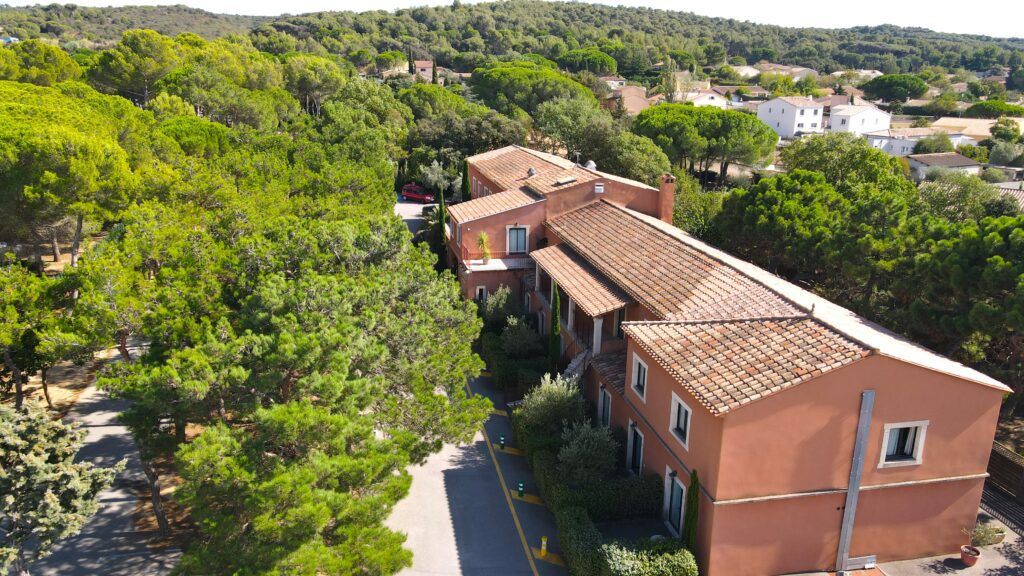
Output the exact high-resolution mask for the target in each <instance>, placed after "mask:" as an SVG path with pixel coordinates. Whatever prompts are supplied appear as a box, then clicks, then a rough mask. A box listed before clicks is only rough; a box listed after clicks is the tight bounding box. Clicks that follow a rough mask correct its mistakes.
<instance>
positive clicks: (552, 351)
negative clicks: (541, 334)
mask: <svg viewBox="0 0 1024 576" xmlns="http://www.w3.org/2000/svg"><path fill="white" fill-rule="evenodd" d="M561 361H562V304H561V297H559V295H558V283H557V282H555V280H554V279H553V278H552V280H551V320H550V326H549V327H548V373H550V374H558V364H559V363H560V362H561Z"/></svg>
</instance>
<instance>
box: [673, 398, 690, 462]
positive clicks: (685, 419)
mask: <svg viewBox="0 0 1024 576" xmlns="http://www.w3.org/2000/svg"><path fill="white" fill-rule="evenodd" d="M692 415H693V411H692V410H690V407H689V406H687V405H686V403H685V402H683V401H682V400H681V399H680V398H679V396H676V394H675V392H673V393H672V413H671V414H670V415H669V431H670V432H672V435H673V436H675V437H676V440H679V442H680V443H681V444H682V445H683V448H686V449H687V450H689V449H690V419H691V417H692Z"/></svg>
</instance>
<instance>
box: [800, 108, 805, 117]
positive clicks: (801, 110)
mask: <svg viewBox="0 0 1024 576" xmlns="http://www.w3.org/2000/svg"><path fill="white" fill-rule="evenodd" d="M800 115H801V116H803V115H804V109H803V108H801V109H800Z"/></svg>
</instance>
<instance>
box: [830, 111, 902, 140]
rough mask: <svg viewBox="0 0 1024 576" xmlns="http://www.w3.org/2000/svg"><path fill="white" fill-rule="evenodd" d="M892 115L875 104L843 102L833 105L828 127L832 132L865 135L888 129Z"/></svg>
mask: <svg viewBox="0 0 1024 576" xmlns="http://www.w3.org/2000/svg"><path fill="white" fill-rule="evenodd" d="M891 120H892V116H891V115H890V114H889V113H888V112H885V111H884V110H879V109H878V108H875V107H874V106H863V105H861V106H854V105H853V104H841V105H839V106H832V109H831V112H830V114H829V118H828V129H829V130H831V131H832V132H852V133H854V134H856V135H858V136H863V135H864V134H865V133H867V132H877V131H879V130H888V129H889V125H890V121H891Z"/></svg>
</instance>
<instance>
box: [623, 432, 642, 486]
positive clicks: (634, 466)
mask: <svg viewBox="0 0 1024 576" xmlns="http://www.w3.org/2000/svg"><path fill="white" fill-rule="evenodd" d="M628 436H629V437H628V438H627V444H626V467H627V468H629V471H630V472H632V473H633V474H636V475H638V476H639V475H640V473H641V472H643V470H644V433H643V432H641V431H640V428H639V427H638V426H637V425H636V422H633V421H632V420H630V421H629V435H628Z"/></svg>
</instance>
